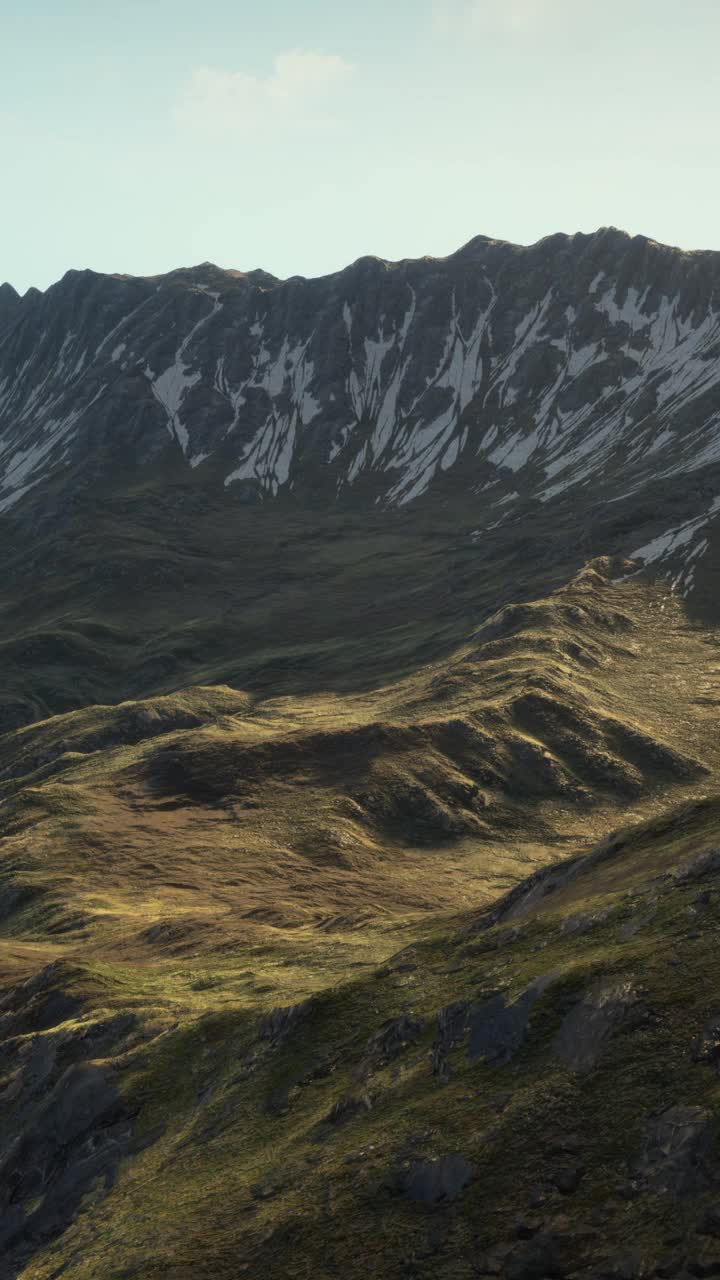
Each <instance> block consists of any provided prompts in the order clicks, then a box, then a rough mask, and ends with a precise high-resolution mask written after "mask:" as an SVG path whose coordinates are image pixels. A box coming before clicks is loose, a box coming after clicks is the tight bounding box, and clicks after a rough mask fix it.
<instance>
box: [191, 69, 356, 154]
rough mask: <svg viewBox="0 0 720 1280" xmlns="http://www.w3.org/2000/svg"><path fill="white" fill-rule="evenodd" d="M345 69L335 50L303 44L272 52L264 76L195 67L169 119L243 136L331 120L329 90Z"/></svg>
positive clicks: (334, 90)
mask: <svg viewBox="0 0 720 1280" xmlns="http://www.w3.org/2000/svg"><path fill="white" fill-rule="evenodd" d="M351 73H352V66H351V64H350V63H349V62H346V61H345V59H344V58H341V57H340V56H339V55H338V54H335V53H319V52H314V51H312V50H306V49H293V50H290V51H289V52H287V53H280V54H278V56H277V57H276V59H275V62H274V64H273V69H272V71H271V72H270V74H269V75H267V76H254V75H248V74H247V73H246V72H244V71H228V70H225V69H223V68H221V67H200V68H198V69H197V70H196V71H194V72H193V73H192V76H191V77H190V80H189V82H188V83H187V85H186V86H185V89H184V91H183V94H182V96H181V99H180V102H179V103H178V105H177V107H176V110H175V118H176V120H177V122H178V123H179V124H180V125H181V126H183V127H186V128H190V129H193V130H198V131H201V132H206V131H208V132H212V133H217V132H218V131H222V132H233V133H235V132H240V133H244V134H247V135H265V134H267V133H268V132H273V131H275V130H277V129H278V128H279V129H289V128H297V127H308V126H310V127H312V126H322V125H323V124H327V123H328V122H330V121H331V120H332V118H333V115H334V112H335V106H334V98H335V95H336V93H337V91H338V89H339V88H340V87H341V86H342V85H343V84H344V82H345V81H346V80H347V79H348V77H349V76H350V74H351Z"/></svg>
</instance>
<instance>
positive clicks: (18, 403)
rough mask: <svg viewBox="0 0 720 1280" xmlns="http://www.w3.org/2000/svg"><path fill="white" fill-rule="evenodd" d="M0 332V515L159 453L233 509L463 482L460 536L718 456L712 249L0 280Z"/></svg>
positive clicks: (719, 278) (608, 234) (587, 239)
mask: <svg viewBox="0 0 720 1280" xmlns="http://www.w3.org/2000/svg"><path fill="white" fill-rule="evenodd" d="M0 331H1V333H2V337H1V339H0V451H1V452H0V477H1V479H0V503H1V505H2V509H3V510H6V511H7V510H9V509H11V508H13V507H15V506H17V504H18V503H20V502H22V500H23V498H24V497H25V496H26V495H27V494H28V493H30V492H31V491H32V490H33V489H34V488H35V487H36V486H37V485H38V484H40V483H41V482H42V481H43V480H44V479H46V478H47V477H49V476H54V477H61V478H63V479H64V480H65V481H66V482H67V483H73V482H74V481H75V480H76V477H77V475H78V473H82V474H84V475H85V477H86V478H87V477H88V476H94V475H97V473H98V472H99V471H100V472H101V471H102V469H103V468H104V467H107V466H108V465H109V460H112V459H119V458H122V460H123V462H124V463H125V464H127V462H128V461H129V462H130V463H131V465H132V466H133V467H137V468H142V467H143V466H144V465H145V464H147V463H148V462H149V461H151V460H152V459H154V458H157V457H158V456H160V455H162V454H163V453H165V452H167V450H168V447H170V449H171V450H172V451H174V453H175V455H176V457H177V459H178V460H183V459H184V461H185V463H186V465H187V466H188V467H192V468H197V467H204V468H206V469H207V470H208V472H211V473H212V475H213V477H215V478H216V479H217V482H218V483H223V484H224V485H225V486H233V487H235V488H237V489H238V490H239V491H241V492H243V493H244V494H245V495H246V496H247V497H248V498H249V499H260V498H268V497H273V496H276V495H278V494H279V493H281V492H283V491H293V492H295V493H297V494H301V495H302V494H308V493H311V494H313V495H315V496H317V497H319V498H321V499H322V500H323V501H324V502H325V503H334V502H336V501H341V502H342V501H345V500H348V499H355V500H359V501H366V502H372V503H373V504H381V505H403V504H407V503H410V502H413V501H415V500H417V499H418V498H420V497H421V496H422V495H424V494H427V493H428V491H432V490H433V489H434V488H437V487H438V485H439V484H443V485H445V486H446V487H447V486H448V485H450V487H451V488H452V487H453V486H454V485H458V484H459V485H460V486H462V487H463V489H464V490H467V489H472V490H473V491H475V492H476V493H477V511H478V523H479V525H480V526H482V525H483V523H485V524H487V523H490V522H491V520H490V517H492V521H496V520H498V519H502V518H506V517H507V513H508V510H509V509H510V508H511V507H512V504H513V503H515V502H517V500H518V497H528V496H533V497H535V498H536V499H539V500H540V501H541V502H543V503H547V502H551V501H552V500H553V498H555V497H556V496H558V495H560V494H566V493H568V492H571V491H572V492H577V494H578V495H579V496H582V493H583V491H587V490H588V488H590V490H591V491H592V494H593V496H595V497H596V496H597V495H598V493H602V494H603V495H604V496H606V497H607V498H618V497H620V496H621V495H623V494H624V493H626V492H627V491H629V490H632V491H635V492H637V490H638V489H639V488H641V487H642V485H643V484H644V483H646V482H648V481H654V480H657V479H658V478H666V479H668V478H672V477H674V476H678V475H687V474H688V473H692V472H697V471H700V470H701V469H705V468H707V467H708V466H709V465H710V464H713V463H715V462H716V461H717V460H718V459H720V359H719V357H720V255H718V254H711V253H683V252H681V251H679V250H675V249H670V248H666V247H664V246H661V245H658V244H655V243H653V242H651V241H648V240H645V239H643V238H641V237H637V238H635V239H630V238H629V237H628V236H626V235H624V234H623V233H621V232H617V231H614V230H605V231H601V232H598V233H597V234H595V235H593V236H585V235H576V236H573V237H570V238H568V237H566V236H560V235H558V236H554V237H551V238H550V239H547V240H544V241H541V242H540V243H539V244H537V245H534V246H532V247H530V248H519V247H517V246H513V245H509V244H505V243H501V242H498V241H492V240H487V239H485V238H483V237H479V238H478V239H476V240H473V241H472V242H471V243H470V244H468V245H467V246H465V248H464V249H462V250H460V251H459V252H458V253H456V254H454V255H453V256H452V257H450V258H447V259H444V260H435V259H422V260H420V261H406V262H400V263H387V262H382V261H380V260H378V259H374V258H365V259H361V260H360V261H359V262H356V263H355V264H354V265H353V266H351V267H349V268H348V269H347V270H346V271H343V272H340V273H339V274H337V275H333V276H328V277H326V278H324V279H319V280H305V279H301V278H294V279H291V280H287V281H279V280H276V279H274V278H273V277H271V276H268V275H266V274H265V273H263V272H251V273H250V274H247V275H243V274H240V273H237V272H230V271H222V270H220V269H218V268H217V267H213V266H211V265H209V264H205V265H203V266H200V267H197V268H193V269H190V270H181V271H176V272H173V273H172V274H170V275H167V276H162V277H155V278H148V279H140V278H128V277H121V276H102V275H96V274H94V273H92V272H89V271H86V272H69V273H68V274H67V275H66V276H65V277H64V278H63V280H62V281H60V282H59V283H58V284H56V285H54V286H53V287H52V288H50V289H48V290H47V292H46V293H44V294H41V293H38V292H37V291H34V290H32V291H30V293H29V294H28V295H26V296H25V298H23V299H19V298H18V297H17V295H16V294H15V293H14V291H12V290H10V289H9V288H8V287H7V286H5V287H4V288H3V291H2V292H1V293H0ZM701 505H702V504H701ZM710 506H711V503H707V504H705V505H704V506H702V509H701V510H700V509H699V510H697V511H696V512H693V513H692V516H693V517H695V516H697V517H704V516H705V514H706V512H707V511H708V508H709V507H710ZM674 532H678V531H669V532H668V531H663V536H664V535H665V534H666V533H667V534H668V537H667V539H666V541H671V540H672V537H673V534H674ZM695 532H696V529H695V527H694V526H693V529H692V530H691V531H690V534H689V535H688V537H687V538H686V539H685V542H687V541H689V540H690V538H691V537H693V536H694V534H695ZM680 533H681V537H683V538H685V534H684V533H682V531H680ZM682 545H685V543H683V544H682ZM664 549H665V543H662V544H660V543H658V544H657V545H653V546H651V547H650V548H649V555H650V556H651V557H652V556H655V555H659V554H662V552H663V550H664Z"/></svg>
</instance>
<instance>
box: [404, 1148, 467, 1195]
mask: <svg viewBox="0 0 720 1280" xmlns="http://www.w3.org/2000/svg"><path fill="white" fill-rule="evenodd" d="M475 1175H476V1170H475V1166H474V1165H473V1164H471V1163H470V1161H469V1160H466V1159H465V1157H464V1156H459V1155H451V1156H440V1157H439V1158H438V1159H437V1160H416V1161H414V1162H413V1163H412V1164H411V1165H410V1167H409V1168H408V1169H404V1170H402V1172H401V1173H399V1174H397V1175H396V1176H395V1177H394V1178H393V1179H392V1182H391V1186H392V1189H394V1190H395V1191H396V1192H399V1193H400V1194H402V1195H404V1196H405V1197H406V1198H407V1199H408V1200H414V1201H416V1202H417V1203H418V1204H425V1205H431V1206H432V1205H437V1204H442V1203H444V1202H447V1201H449V1200H455V1199H456V1198H457V1196H459V1195H460V1193H461V1192H462V1191H465V1189H466V1188H467V1187H469V1186H470V1183H471V1182H472V1181H473V1179H474V1177H475Z"/></svg>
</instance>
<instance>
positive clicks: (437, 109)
mask: <svg viewBox="0 0 720 1280" xmlns="http://www.w3.org/2000/svg"><path fill="white" fill-rule="evenodd" d="M719 48H720V2H719V0H685V3H684V4H680V3H679V2H678V0H364V2H363V3H362V4H349V3H347V0H346V2H345V3H339V2H338V0H260V2H259V3H258V0H252V2H251V3H250V2H246V0H113V2H112V3H111V2H110V0H26V3H24V4H19V3H18V2H17V0H0V174H1V175H2V191H1V192H0V280H3V279H8V280H10V281H11V282H12V283H13V284H14V285H15V286H16V287H17V288H19V289H21V290H24V289H26V288H27V287H28V286H29V285H31V284H34V285H38V286H40V287H45V286H46V285H48V284H49V283H51V282H52V281H53V280H55V279H57V278H58V277H59V276H61V275H62V274H63V273H64V272H65V271H66V270H67V269H68V268H69V267H85V266H89V267H92V268H94V269H96V270H103V271H127V272H131V273H133V274H143V273H152V272H158V271H166V270H169V269H170V268H172V267H174V266H180V265H190V264H192V263H196V262H201V261H204V260H206V259H209V260H212V261H214V262H217V263H219V264H220V265H221V266H225V267H236V268H238V269H241V270H249V269H252V268H255V267H264V268H265V269H266V270H269V271H272V272H274V273H275V274H277V275H283V276H284V275H291V274H302V275H318V274H323V273H325V272H329V271H334V270H336V269H338V268H339V267H342V266H344V265H346V264H347V263H348V262H350V261H352V260H353V259H355V258H357V257H359V256H360V255H361V254H365V253H374V254H378V255H380V256H382V257H387V258H399V257H409V256H418V255H421V254H424V253H431V254H446V253H449V252H452V251H453V250H454V249H456V248H458V247H459V246H460V245H461V244H462V243H464V242H465V241H466V240H468V239H470V237H471V236H473V235H476V234H478V233H483V234H485V235H491V236H497V237H501V238H505V239H510V240H516V241H519V242H522V243H529V242H531V241H533V240H536V239H538V238H539V237H540V236H543V235H546V234H549V233H551V232H553V231H558V230H563V231H575V230H585V231H587V230H592V229H594V228H595V227H597V226H600V225H606V224H614V225H616V226H621V227H624V228H625V229H627V230H629V231H631V232H638V231H641V232H643V233H644V234H646V235H650V236H653V237H655V238H656V239H658V240H664V241H667V242H669V243H674V244H680V245H682V246H684V247H686V248H715V249H720V212H719V211H720V163H719V160H720V157H719V156H718V150H719V148H720V144H719V142H718V139H719V138H720V128H719V125H720V108H719V106H718V104H719V103H720V69H719V68H720V60H719V59H718V56H717V51H718V49H719Z"/></svg>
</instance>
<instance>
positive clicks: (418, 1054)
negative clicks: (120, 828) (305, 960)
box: [2, 799, 720, 1280]
mask: <svg viewBox="0 0 720 1280" xmlns="http://www.w3.org/2000/svg"><path fill="white" fill-rule="evenodd" d="M719 821H720V809H719V805H718V801H717V799H715V800H712V801H704V802H702V803H699V804H694V805H690V806H684V807H681V808H679V809H676V810H673V811H671V812H669V813H667V814H666V815H664V816H663V817H662V818H660V819H656V820H654V821H652V822H650V823H648V824H645V825H643V826H641V827H639V828H632V829H625V830H624V831H622V832H620V833H618V834H616V835H614V836H613V837H612V838H609V839H606V840H605V841H603V842H602V843H601V844H600V845H599V846H597V847H596V848H595V849H594V850H592V851H591V852H589V853H587V854H585V855H584V856H582V857H580V858H578V859H575V860H573V861H572V862H570V863H568V864H565V867H564V868H562V867H561V868H559V869H555V870H552V871H549V872H548V873H546V874H545V875H541V876H540V878H537V877H536V878H535V879H534V880H533V881H531V882H530V883H529V884H527V885H525V886H521V887H519V888H518V889H517V890H516V891H515V892H514V893H513V894H511V895H510V896H509V897H508V898H507V899H505V900H503V901H501V902H500V903H499V905H497V906H496V907H495V908H493V909H492V910H491V911H487V912H485V913H484V914H480V915H478V914H477V912H474V913H470V914H466V915H465V916H464V917H462V918H460V919H457V920H456V921H454V922H452V923H450V922H448V923H446V925H445V926H444V928H441V929H439V930H438V931H437V932H436V933H435V934H433V935H432V936H429V937H427V938H426V939H424V940H422V941H418V942H416V943H415V944H414V945H412V946H410V947H406V948H405V949H403V951H401V952H400V953H399V954H397V955H396V956H394V957H393V958H392V959H391V960H390V961H389V962H388V963H387V964H385V965H384V966H383V967H382V968H379V969H376V970H375V971H374V972H361V973H360V974H359V975H358V976H356V977H354V978H352V979H349V980H346V981H344V982H343V983H341V984H340V985H339V986H337V987H336V988H335V989H334V990H332V991H327V992H326V993H324V994H323V995H321V996H316V997H314V998H311V999H309V1000H306V1001H304V1002H300V1003H297V1002H296V1003H294V1004H293V1005H292V1006H285V1007H282V1008H276V1009H274V1010H272V1011H271V1012H268V1013H265V1014H261V1013H260V1012H259V1011H258V1010H257V1009H256V1010H253V1009H252V1008H250V1007H248V1006H245V1007H243V1006H241V1005H240V1004H237V1003H236V1004H231V1003H226V1004H225V1005H221V1004H219V1003H218V1001H217V998H216V992H214V991H213V989H212V988H213V982H212V980H211V979H210V978H209V977H208V976H207V975H205V976H203V978H202V980H199V981H196V982H195V984H194V988H195V991H196V992H199V991H203V992H204V995H203V996H202V997H196V999H197V1001H198V1003H197V1005H196V1007H195V1008H194V1009H193V1010H192V1014H190V1008H189V1007H188V1006H189V1000H188V998H187V997H186V999H185V1002H184V1007H183V1005H182V1004H181V1002H180V1001H179V1000H178V998H177V996H176V994H175V988H174V987H172V988H170V983H169V979H168V983H167V986H168V988H169V989H170V990H172V993H173V999H174V1003H173V1004H172V1005H170V1006H169V1007H168V1001H167V996H166V998H165V1000H164V1001H163V1000H162V999H160V998H159V992H158V993H157V994H156V995H155V1003H154V1005H152V1006H151V1007H150V1008H148V1007H147V1003H146V1007H145V1009H144V1010H143V1011H141V1010H139V1009H138V1006H137V1004H135V1005H131V1006H130V1011H129V1010H128V1000H129V991H128V976H127V971H125V972H122V971H119V970H117V969H110V968H109V967H107V966H103V967H102V968H100V967H98V966H97V965H94V964H92V963H90V964H88V965H84V966H83V965H81V966H74V967H71V966H70V965H69V964H66V965H63V966H58V965H54V966H50V967H49V968H47V969H45V970H44V971H43V972H42V973H40V974H39V975H37V976H36V977H35V978H34V979H32V980H31V981H29V982H26V983H25V984H24V985H23V984H18V985H16V986H15V987H14V988H13V989H12V990H11V991H10V992H9V994H8V995H7V996H6V997H5V1001H4V1013H3V1033H4V1034H5V1035H6V1036H8V1037H10V1039H8V1040H6V1041H5V1044H4V1050H5V1062H6V1068H5V1070H6V1076H5V1099H6V1102H5V1108H6V1114H7V1115H8V1116H9V1121H10V1124H11V1125H12V1126H13V1128H14V1130H15V1131H16V1132H17V1131H18V1130H19V1128H20V1127H22V1133H23V1137H22V1145H21V1146H20V1148H19V1150H17V1149H14V1150H12V1151H11V1154H10V1156H9V1157H6V1160H5V1165H4V1168H3V1174H4V1182H3V1184H2V1185H3V1187H4V1188H6V1189H7V1188H8V1187H11V1188H12V1191H11V1194H10V1195H8V1192H7V1190H5V1205H4V1207H5V1214H4V1218H3V1236H4V1244H5V1250H6V1253H5V1257H6V1265H8V1266H9V1267H10V1274H11V1275H14V1276H16V1275H22V1276H23V1277H24V1278H25V1280H50V1277H56V1276H58V1275H59V1274H62V1275H63V1276H68V1277H70V1278H71V1280H90V1277H93V1280H94V1278H95V1277H99V1276H103V1277H104V1276H108V1277H110V1276H113V1277H119V1276H134V1275H139V1276H143V1277H147V1280H154V1277H156V1276H157V1277H160V1276H163V1277H166V1276H171V1277H177V1280H180V1278H182V1280H185V1278H186V1277H187V1278H188V1280H189V1277H190V1276H192V1277H200V1276H207V1277H213V1280H222V1278H223V1277H228V1280H229V1278H230V1277H235V1276H237V1275H245V1274H248V1275H252V1274H256V1273H258V1272H259V1271H262V1272H263V1273H264V1274H267V1275H271V1276H277V1277H281V1276H282V1277H285V1276H295V1275H301V1276H305V1275H315V1276H319V1277H327V1278H328V1280H330V1277H333V1276H337V1275H338V1274H341V1273H342V1274H347V1275H350V1276H355V1275H357V1276H360V1275H363V1276H366V1275H370V1276H373V1277H378V1278H379V1277H381V1276H382V1277H385V1278H387V1280H394V1277H407V1276H412V1277H418V1278H421V1277H426V1276H427V1277H429V1276H437V1275H443V1276H448V1277H452V1278H453V1280H454V1278H456V1277H457V1278H460V1277H462V1278H463V1280H465V1277H470V1276H496V1275H500V1276H507V1277H508V1278H509V1280H532V1278H533V1277H540V1276H552V1277H565V1276H579V1277H588V1278H589V1277H621V1276H624V1277H630V1278H632V1277H638V1278H639V1277H641V1276H651V1275H655V1276H666V1277H668V1276H671V1277H672V1276H677V1277H680V1276H682V1277H686V1276H691V1275H692V1276H702V1275H713V1274H716V1271H717V1268H718V1266H719V1265H720V1252H719V1250H720V1244H719V1239H720V1237H719V1235H718V1210H717V1189H718V1179H719V1177H720V1146H719V1144H718V1132H719V1131H718V1116H719V1115H720V1111H719V1103H720V1093H719V1089H718V1079H717V1059H718V1004H717V996H716V991H715V990H714V984H715V979H716V977H717V963H718V962H717V946H716V936H717V928H718V901H719V900H718V889H717V876H718V854H717V842H718V830H719V827H718V823H719ZM179 963H180V961H179V960H178V959H177V958H176V959H175V965H176V967H177V965H178V964H179ZM195 972H196V973H197V974H198V976H199V974H200V970H195ZM150 994H151V993H150V990H149V989H146V991H145V993H144V999H145V1001H146V1002H149V999H150ZM31 1028H32V1029H33V1030H34V1031H35V1034H34V1035H33V1034H30V1030H31ZM61 1091H62V1096H63V1097H64V1104H63V1109H62V1111H61V1110H60V1107H59V1097H60V1093H61ZM83 1103H84V1108H83ZM49 1128H50V1131H51V1132H53V1133H56V1134H57V1135H58V1136H57V1138H56V1139H55V1141H56V1142H62V1143H63V1148H62V1155H61V1157H60V1158H58V1152H57V1148H55V1149H53V1146H52V1142H48V1139H47V1137H46V1136H44V1135H46V1134H47V1132H48V1129H49ZM120 1161H122V1164H120V1167H118V1165H119V1162H120ZM8 1174H10V1175H11V1176H10V1179H9V1180H8ZM93 1182H94V1191H93V1192H92V1195H91V1196H90V1198H88V1193H89V1191H90V1188H91V1186H92V1185H93ZM108 1187H112V1190H110V1191H108ZM83 1196H84V1197H85V1199H84V1202H83V1211H82V1212H80V1213H77V1209H78V1207H79V1206H80V1203H81V1202H82V1198H83ZM71 1217H74V1219H75V1220H74V1222H73V1223H72V1225H70V1224H69V1219H70V1218H71ZM63 1226H67V1230H65V1232H64V1233H63V1234H61V1235H58V1232H59V1231H62V1227H63ZM31 1255H32V1258H31Z"/></svg>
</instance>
